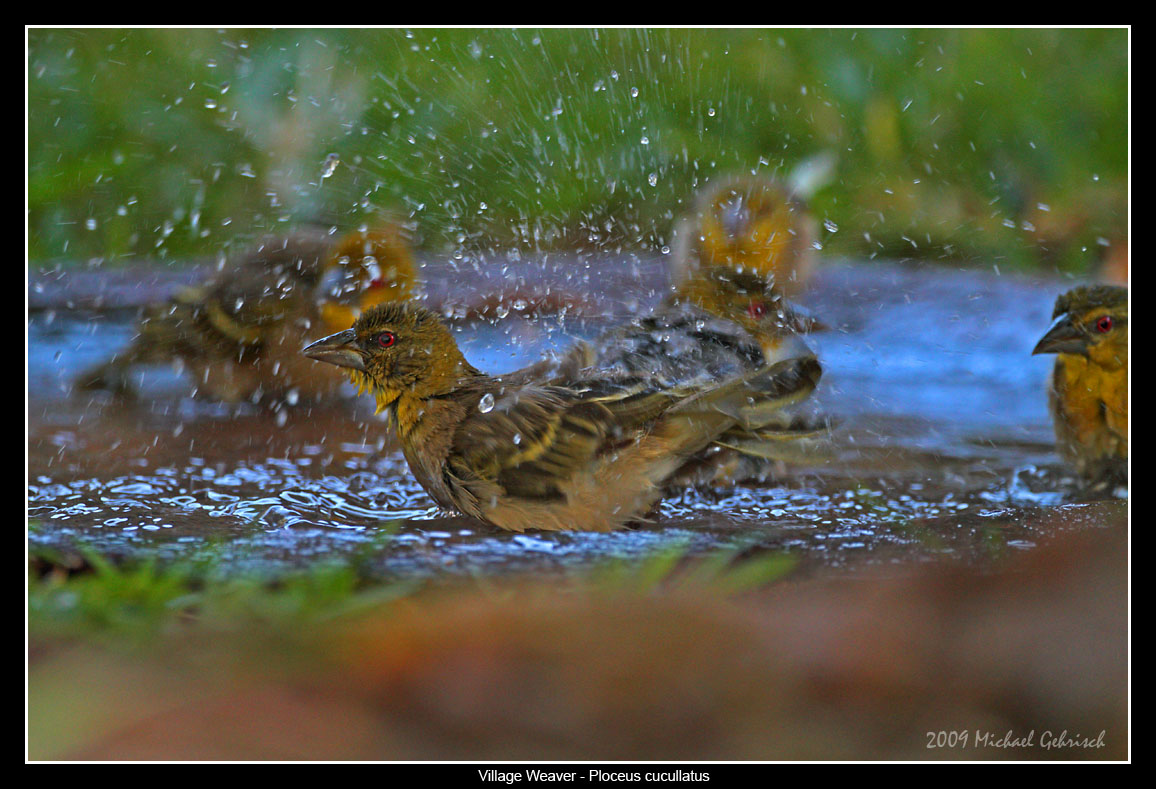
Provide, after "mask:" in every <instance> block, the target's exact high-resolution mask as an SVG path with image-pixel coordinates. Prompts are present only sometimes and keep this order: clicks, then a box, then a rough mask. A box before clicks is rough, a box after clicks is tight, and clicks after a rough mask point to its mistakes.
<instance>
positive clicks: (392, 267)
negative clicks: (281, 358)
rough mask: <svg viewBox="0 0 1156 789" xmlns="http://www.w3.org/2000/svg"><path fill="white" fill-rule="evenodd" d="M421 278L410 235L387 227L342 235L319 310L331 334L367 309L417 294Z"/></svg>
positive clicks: (329, 266)
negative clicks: (416, 284) (415, 292)
mask: <svg viewBox="0 0 1156 789" xmlns="http://www.w3.org/2000/svg"><path fill="white" fill-rule="evenodd" d="M416 280H417V274H416V271H415V266H414V259H413V253H412V252H411V251H410V245H409V241H408V239H407V238H406V234H405V232H404V230H403V229H402V228H401V227H400V226H398V225H396V224H393V223H386V224H383V225H382V226H380V227H377V228H375V229H372V230H357V231H354V232H352V233H347V234H346V235H344V236H342V237H341V238H340V239H339V240H338V241H337V243H336V244H335V245H334V246H333V249H332V250H331V251H330V253H329V257H328V259H327V261H326V267H325V272H324V273H323V274H322V277H321V283H320V285H319V286H318V288H317V291H316V293H317V297H316V298H317V302H318V309H319V310H320V312H321V317H322V320H323V321H324V322H325V325H326V327H327V328H328V329H329V330H331V331H336V330H337V329H340V328H341V327H343V326H348V325H349V324H350V323H352V322H353V321H354V319H355V318H357V316H358V315H360V314H362V313H363V312H365V311H366V310H369V309H371V308H373V307H376V306H377V305H379V304H385V303H387V302H396V301H404V300H405V299H408V298H410V297H411V296H412V295H413V290H414V285H415V282H416Z"/></svg>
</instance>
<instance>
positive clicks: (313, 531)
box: [28, 256, 1127, 577]
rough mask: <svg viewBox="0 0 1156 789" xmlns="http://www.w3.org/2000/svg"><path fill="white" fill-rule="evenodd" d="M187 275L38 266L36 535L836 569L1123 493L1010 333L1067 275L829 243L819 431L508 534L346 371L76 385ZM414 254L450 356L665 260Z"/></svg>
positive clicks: (401, 554)
mask: <svg viewBox="0 0 1156 789" xmlns="http://www.w3.org/2000/svg"><path fill="white" fill-rule="evenodd" d="M196 276H197V272H196V271H193V272H187V271H186V272H180V273H171V272H163V271H162V272H155V271H150V272H149V273H148V274H147V275H145V276H143V277H142V276H141V275H140V272H139V270H135V269H128V270H126V271H124V272H103V271H81V272H67V273H63V274H61V273H51V272H50V273H46V274H38V275H35V276H33V277H32V289H31V291H30V294H29V298H30V306H31V308H32V309H31V312H30V316H29V324H28V394H29V405H28V483H29V493H28V507H29V518H30V522H31V527H30V540H31V544H32V545H33V547H34V548H38V549H39V548H55V549H63V550H65V551H72V550H74V549H76V548H77V547H78V546H81V545H87V546H91V547H93V548H96V549H99V550H100V551H102V552H105V553H107V554H110V555H113V556H133V555H138V554H141V553H149V554H153V553H156V554H159V555H160V556H162V557H170V558H177V557H189V556H194V555H199V554H200V553H201V552H204V553H206V554H212V555H213V556H216V557H217V558H219V559H220V560H222V565H221V566H223V567H226V568H230V569H236V570H238V571H246V572H248V571H257V572H268V573H276V572H278V571H280V570H283V569H285V568H292V567H300V566H307V565H309V564H311V563H314V562H317V561H319V560H338V561H343V560H346V559H348V558H352V557H356V559H357V561H359V562H360V563H361V566H363V567H365V568H366V569H367V571H369V572H370V573H371V574H374V575H380V576H383V577H384V576H390V577H392V576H398V575H402V576H412V575H415V574H417V575H423V576H428V575H441V574H446V573H449V574H469V575H478V574H483V575H484V574H492V573H503V572H507V571H515V570H518V571H520V570H534V571H537V570H541V571H557V570H567V569H569V568H575V567H582V566H586V565H589V564H591V563H597V562H601V561H603V560H606V559H608V558H614V557H625V558H631V557H641V556H644V555H647V554H650V553H652V552H654V551H655V550H659V549H664V548H674V547H685V548H686V549H687V550H688V551H691V552H697V551H705V550H709V549H711V548H717V547H742V546H751V547H752V549H755V548H761V549H768V550H785V551H789V552H791V553H792V554H794V555H795V556H797V557H798V558H799V559H800V560H801V563H802V565H803V567H805V568H810V569H811V570H813V571H816V572H828V571H840V572H843V571H846V570H848V569H850V570H854V569H856V568H862V567H866V566H872V567H875V568H877V567H878V565H881V564H883V565H886V564H892V563H895V564H902V565H906V564H911V563H918V562H921V561H924V560H927V559H930V558H936V557H942V556H945V555H947V556H958V557H960V558H961V559H964V560H966V561H969V562H976V563H983V562H985V561H987V560H988V559H990V558H992V557H994V556H1002V555H1005V554H1007V553H1008V552H1013V551H1021V550H1029V549H1031V548H1032V547H1034V546H1036V545H1038V544H1039V543H1041V542H1042V541H1047V540H1048V539H1049V538H1050V537H1051V536H1053V535H1056V534H1057V533H1058V532H1069V531H1083V530H1090V529H1098V528H1105V527H1109V526H1112V525H1118V524H1120V523H1123V522H1125V521H1126V519H1127V499H1126V494H1125V493H1123V492H1122V491H1121V492H1116V493H1115V494H1111V493H1109V494H1106V495H1101V496H1100V497H1098V498H1089V497H1088V496H1086V495H1083V494H1081V493H1080V492H1079V491H1078V490H1077V488H1076V485H1075V483H1074V480H1072V479H1071V478H1070V475H1068V474H1067V473H1066V471H1065V469H1064V468H1063V467H1062V466H1061V465H1060V463H1059V460H1058V458H1057V457H1056V455H1055V453H1054V448H1053V444H1052V430H1051V425H1050V422H1049V418H1048V414H1047V409H1046V405H1045V394H1044V386H1045V379H1046V377H1047V374H1048V371H1049V370H1050V367H1051V364H1052V361H1053V360H1052V358H1051V357H1032V356H1031V355H1030V354H1031V349H1032V347H1033V345H1034V344H1035V342H1036V341H1037V340H1038V338H1039V336H1040V335H1041V334H1042V333H1043V332H1044V330H1045V329H1046V327H1047V326H1048V324H1049V322H1050V315H1051V308H1052V304H1053V302H1054V300H1055V297H1056V295H1057V294H1058V293H1059V292H1061V291H1062V290H1064V289H1066V288H1068V287H1071V285H1072V282H1070V281H1067V280H1060V279H1057V278H1042V277H1031V278H1029V277H1024V276H1020V275H1014V276H1013V275H1007V274H1000V273H999V271H998V269H996V268H995V267H993V268H991V269H988V270H966V271H952V270H947V269H944V268H941V267H928V268H919V267H911V266H906V265H901V264H897V263H881V262H869V263H868V262H862V263H858V262H829V263H827V264H826V265H825V266H824V267H823V268H822V269H821V270H820V271H819V272H818V274H817V276H816V277H815V279H814V282H813V285H812V287H811V288H810V289H809V290H808V291H807V292H806V293H805V294H803V295H802V296H801V297H800V298H799V299H798V301H799V302H800V303H801V304H802V305H803V306H805V307H806V308H807V309H808V310H810V311H811V312H812V313H813V314H814V315H815V316H817V317H819V318H820V319H821V320H822V321H824V322H825V323H826V324H827V325H828V326H829V327H830V330H829V331H825V332H822V333H818V334H814V335H812V336H811V337H810V338H809V343H810V344H811V345H812V347H813V348H814V349H815V350H816V351H817V353H818V355H819V358H820V360H821V361H822V363H823V365H824V371H825V372H824V377H823V381H822V383H821V385H820V388H819V391H818V392H817V395H816V398H815V400H816V404H817V407H818V408H820V409H821V410H822V411H824V412H826V413H828V414H830V415H832V416H833V417H835V418H836V420H837V421H838V425H837V427H836V428H835V429H834V430H833V432H832V435H831V439H830V442H829V444H828V445H825V446H820V447H818V448H816V449H815V450H814V451H811V452H808V453H801V454H800V457H799V458H797V459H796V460H795V461H793V462H790V463H780V464H778V465H777V466H776V467H775V468H773V469H772V473H771V474H770V475H769V476H768V477H767V478H766V479H764V480H761V481H754V480H752V481H749V482H743V483H741V484H738V485H736V486H734V487H726V488H717V489H707V490H703V489H689V490H685V491H681V492H678V493H676V494H674V495H671V496H670V497H668V498H667V499H666V500H665V501H664V502H663V504H662V506H661V510H660V515H659V517H658V518H657V520H656V521H655V522H654V523H652V524H648V525H644V526H639V527H637V528H633V529H629V530H624V531H620V532H617V533H612V534H595V533H581V532H576V533H563V534H553V533H545V532H534V533H527V534H523V535H519V534H511V533H506V532H502V531H500V530H498V529H496V528H493V527H490V526H487V525H485V524H481V523H478V522H475V521H471V520H469V519H466V518H462V517H456V516H449V515H447V514H445V513H442V512H439V511H438V510H437V509H436V508H435V507H434V506H433V504H432V502H431V501H430V500H429V498H428V497H427V496H426V495H425V494H424V492H423V491H422V490H421V489H420V488H419V487H418V485H417V484H416V483H415V482H414V481H413V479H412V478H411V476H410V475H409V473H408V470H407V468H406V466H405V462H404V460H403V459H402V458H401V456H400V454H399V453H397V452H396V451H394V450H393V444H392V439H391V437H390V436H389V434H388V431H387V429H386V427H385V424H384V423H383V422H382V421H381V420H380V419H379V418H378V417H375V416H374V415H373V414H372V408H371V407H370V404H369V403H368V402H367V399H362V400H357V399H356V398H355V397H353V395H352V393H351V394H350V397H349V398H347V399H345V400H343V401H339V402H335V403H333V404H330V405H327V406H326V407H317V406H307V405H304V404H301V405H297V406H287V407H284V408H281V409H280V410H276V411H270V410H261V409H258V408H257V407H253V406H241V407H230V406H223V405H219V404H214V403H210V402H206V401H201V400H196V399H194V398H191V397H190V396H189V391H190V385H189V383H188V381H187V379H185V378H183V377H182V376H181V375H180V374H179V373H177V372H175V371H172V370H168V369H157V368H154V369H142V370H141V371H140V375H139V380H138V383H139V394H138V395H137V396H136V397H135V398H132V399H120V398H113V397H109V396H107V395H104V394H100V393H98V394H95V395H94V394H91V393H79V392H78V393H74V392H72V391H71V387H70V385H69V381H70V379H71V377H72V376H73V375H74V374H75V373H76V372H78V371H79V370H80V369H81V368H83V367H85V366H87V365H90V364H92V363H94V362H96V361H98V360H100V359H101V358H103V357H105V356H107V355H109V354H110V353H111V352H113V351H114V350H115V349H117V348H119V347H120V346H122V345H123V344H125V343H127V342H128V341H129V339H130V338H131V337H132V335H133V332H134V327H135V315H136V312H135V306H136V305H139V304H140V303H142V302H143V301H147V300H149V299H154V298H158V297H160V296H163V295H164V294H165V293H166V292H168V291H170V290H171V289H173V288H174V287H176V286H177V285H178V284H180V283H182V282H187V281H190V280H192V279H195V277H196ZM422 276H423V278H424V279H425V281H426V283H427V284H426V287H425V291H426V295H427V298H428V300H429V302H430V304H431V305H432V306H434V307H435V308H438V309H441V310H442V311H443V312H444V313H445V314H447V315H449V316H451V317H452V318H453V320H454V325H455V327H456V329H457V331H458V332H459V341H460V343H461V345H462V347H463V350H464V352H465V353H466V356H467V357H468V358H469V360H470V361H471V362H472V363H473V364H474V365H475V366H477V367H479V368H481V369H484V370H487V371H490V372H502V371H505V370H511V369H516V368H517V367H520V366H522V365H524V364H526V363H528V362H530V361H533V360H536V359H538V358H540V356H541V355H542V354H543V353H545V352H547V351H548V350H550V349H561V348H564V347H566V346H567V345H568V344H569V343H570V342H571V341H572V340H573V338H575V337H589V336H593V335H595V334H597V333H598V332H599V331H601V330H602V329H603V328H605V327H606V326H607V325H609V323H610V322H613V321H614V320H618V319H621V318H623V317H625V316H627V315H629V314H631V313H633V312H636V311H638V310H644V309H646V307H647V306H648V305H649V304H651V303H653V302H654V301H655V299H656V298H657V296H656V291H657V290H658V289H659V288H660V287H661V286H662V285H663V284H664V283H665V275H664V274H663V268H662V265H661V261H659V260H651V259H631V260H627V261H625V262H624V261H621V260H605V261H594V260H590V261H585V260H584V261H579V260H576V259H574V258H572V257H569V258H568V257H565V256H563V257H557V258H551V259H548V260H546V261H526V260H501V261H494V260H490V261H484V262H474V263H470V262H468V261H467V262H462V263H459V264H455V265H452V266H451V265H449V264H430V265H427V266H425V267H424V268H423V270H422ZM609 294H613V296H611V295H609ZM495 304H501V305H504V306H500V307H499V308H498V309H494V305H495ZM499 314H501V315H503V317H502V318H500V319H499V318H498V317H497V315H499Z"/></svg>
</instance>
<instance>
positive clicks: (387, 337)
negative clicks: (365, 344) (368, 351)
mask: <svg viewBox="0 0 1156 789" xmlns="http://www.w3.org/2000/svg"><path fill="white" fill-rule="evenodd" d="M373 341H374V342H376V343H377V344H378V345H379V346H381V347H382V348H388V347H389V346H391V345H393V344H394V342H396V341H397V337H395V336H394V334H393V332H391V331H383V332H382V333H381V334H379V335H377V336H376V337H374V338H373Z"/></svg>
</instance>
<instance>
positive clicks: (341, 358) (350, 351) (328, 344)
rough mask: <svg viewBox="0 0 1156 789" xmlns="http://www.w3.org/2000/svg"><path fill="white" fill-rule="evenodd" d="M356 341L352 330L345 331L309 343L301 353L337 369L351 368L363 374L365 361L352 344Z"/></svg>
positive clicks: (355, 335)
mask: <svg viewBox="0 0 1156 789" xmlns="http://www.w3.org/2000/svg"><path fill="white" fill-rule="evenodd" d="M356 340H357V334H356V333H355V332H354V331H353V329H346V330H345V331H339V332H337V334H330V335H329V336H328V337H322V338H321V339H320V340H318V341H317V342H314V343H310V344H309V345H307V346H305V349H304V350H303V351H301V353H303V354H305V355H306V356H308V357H309V358H310V359H316V360H317V361H319V362H329V363H330V364H336V365H337V366H338V367H352V368H353V369H354V370H361V371H362V372H365V360H364V359H363V357H362V355H361V351H360V350H359V349H358V348H357V346H356V345H355V344H354V343H355V342H356Z"/></svg>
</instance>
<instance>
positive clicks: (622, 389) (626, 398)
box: [303, 302, 818, 532]
mask: <svg viewBox="0 0 1156 789" xmlns="http://www.w3.org/2000/svg"><path fill="white" fill-rule="evenodd" d="M303 353H304V355H305V356H307V357H309V358H312V359H315V360H317V361H322V362H328V363H330V364H334V365H337V366H339V367H343V368H345V369H346V371H347V372H348V373H349V375H350V379H351V380H352V381H353V382H354V383H356V384H357V385H359V386H360V387H361V388H362V389H364V390H366V391H368V392H369V393H371V394H372V395H373V397H374V398H375V399H376V402H377V407H378V410H379V411H382V412H384V413H386V414H387V416H388V419H389V422H390V423H391V424H392V425H393V427H394V429H395V430H396V433H397V436H398V439H399V441H400V444H401V449H402V453H403V454H404V456H405V459H406V461H407V462H408V464H409V468H410V470H411V472H412V473H413V475H414V477H415V478H416V479H417V481H418V482H419V483H420V484H421V485H422V487H423V488H425V490H426V491H427V492H428V493H429V495H430V496H431V497H432V498H433V499H434V501H435V502H437V503H438V504H439V505H440V506H442V507H444V508H447V509H452V510H456V511H458V512H461V513H464V514H466V515H469V516H472V517H474V518H478V519H480V520H483V521H486V522H488V523H491V524H493V525H495V526H498V527H500V528H503V529H508V530H512V531H519V532H520V531H525V530H526V529H544V530H562V529H582V530H593V531H609V530H612V529H615V528H618V527H620V526H623V525H625V524H627V523H630V522H634V521H639V520H641V519H643V518H645V517H646V515H647V513H648V512H650V510H651V509H652V508H653V507H654V506H655V505H656V503H657V502H658V500H659V499H660V498H661V496H662V494H663V488H664V485H665V483H666V482H667V481H668V480H669V479H670V478H672V477H673V476H674V475H676V474H678V473H679V472H680V470H681V469H682V468H683V467H684V466H685V464H687V463H688V462H690V461H692V460H693V459H694V458H695V457H696V455H698V454H699V453H700V452H702V451H703V450H704V449H705V448H706V447H708V446H709V445H710V444H711V443H712V442H713V441H715V440H716V439H718V438H719V437H720V436H723V435H725V434H726V433H727V432H728V431H729V430H731V429H733V428H735V427H736V426H743V427H745V426H752V427H753V426H755V425H758V424H760V423H761V422H762V421H764V420H765V419H766V412H767V410H769V409H770V408H771V406H772V402H777V403H778V404H779V406H780V407H781V406H785V405H788V404H790V403H794V402H797V401H799V400H800V399H802V398H805V397H806V396H807V395H809V394H810V392H811V390H812V389H813V388H814V381H816V380H817V379H818V363H817V362H816V361H815V359H814V357H813V356H806V357H800V358H794V359H788V360H786V361H783V362H779V363H777V364H773V365H766V364H764V365H757V366H754V367H753V369H751V370H749V371H746V372H744V373H742V374H739V375H737V376H734V377H730V378H726V379H723V380H714V379H710V380H705V381H697V382H688V383H683V384H674V385H670V386H666V385H662V384H661V383H660V382H659V381H658V380H656V379H655V378H654V377H653V376H642V377H639V376H634V375H631V374H630V373H629V372H628V371H622V372H615V371H609V370H600V369H598V368H586V369H583V370H581V371H578V372H571V373H565V372H563V373H562V374H560V375H558V376H555V377H553V378H545V379H534V378H532V377H529V378H528V377H524V376H518V375H515V376H512V377H510V378H503V377H502V376H491V375H487V374H485V373H483V372H481V371H479V370H478V369H476V368H475V367H473V366H472V365H471V364H470V363H469V362H468V361H467V360H466V359H465V357H464V356H463V354H462V352H461V351H460V350H459V348H458V346H457V343H456V342H455V341H454V339H453V336H452V334H451V333H450V331H449V329H448V328H447V326H446V325H445V324H444V323H442V321H441V320H440V319H439V318H438V316H436V315H435V314H434V313H432V312H430V311H429V310H427V309H425V308H423V307H421V306H419V305H417V304H415V303H413V302H403V303H390V304H382V305H380V306H378V307H375V308H373V309H371V310H369V311H367V312H366V313H365V314H363V315H362V316H361V317H359V318H358V319H357V321H356V322H355V323H354V324H353V327H352V328H349V329H346V330H344V331H341V332H338V333H336V334H333V335H331V336H329V337H325V338H323V339H321V340H318V341H316V342H314V343H312V344H310V345H309V346H307V347H306V348H305V349H304V351H303Z"/></svg>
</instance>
